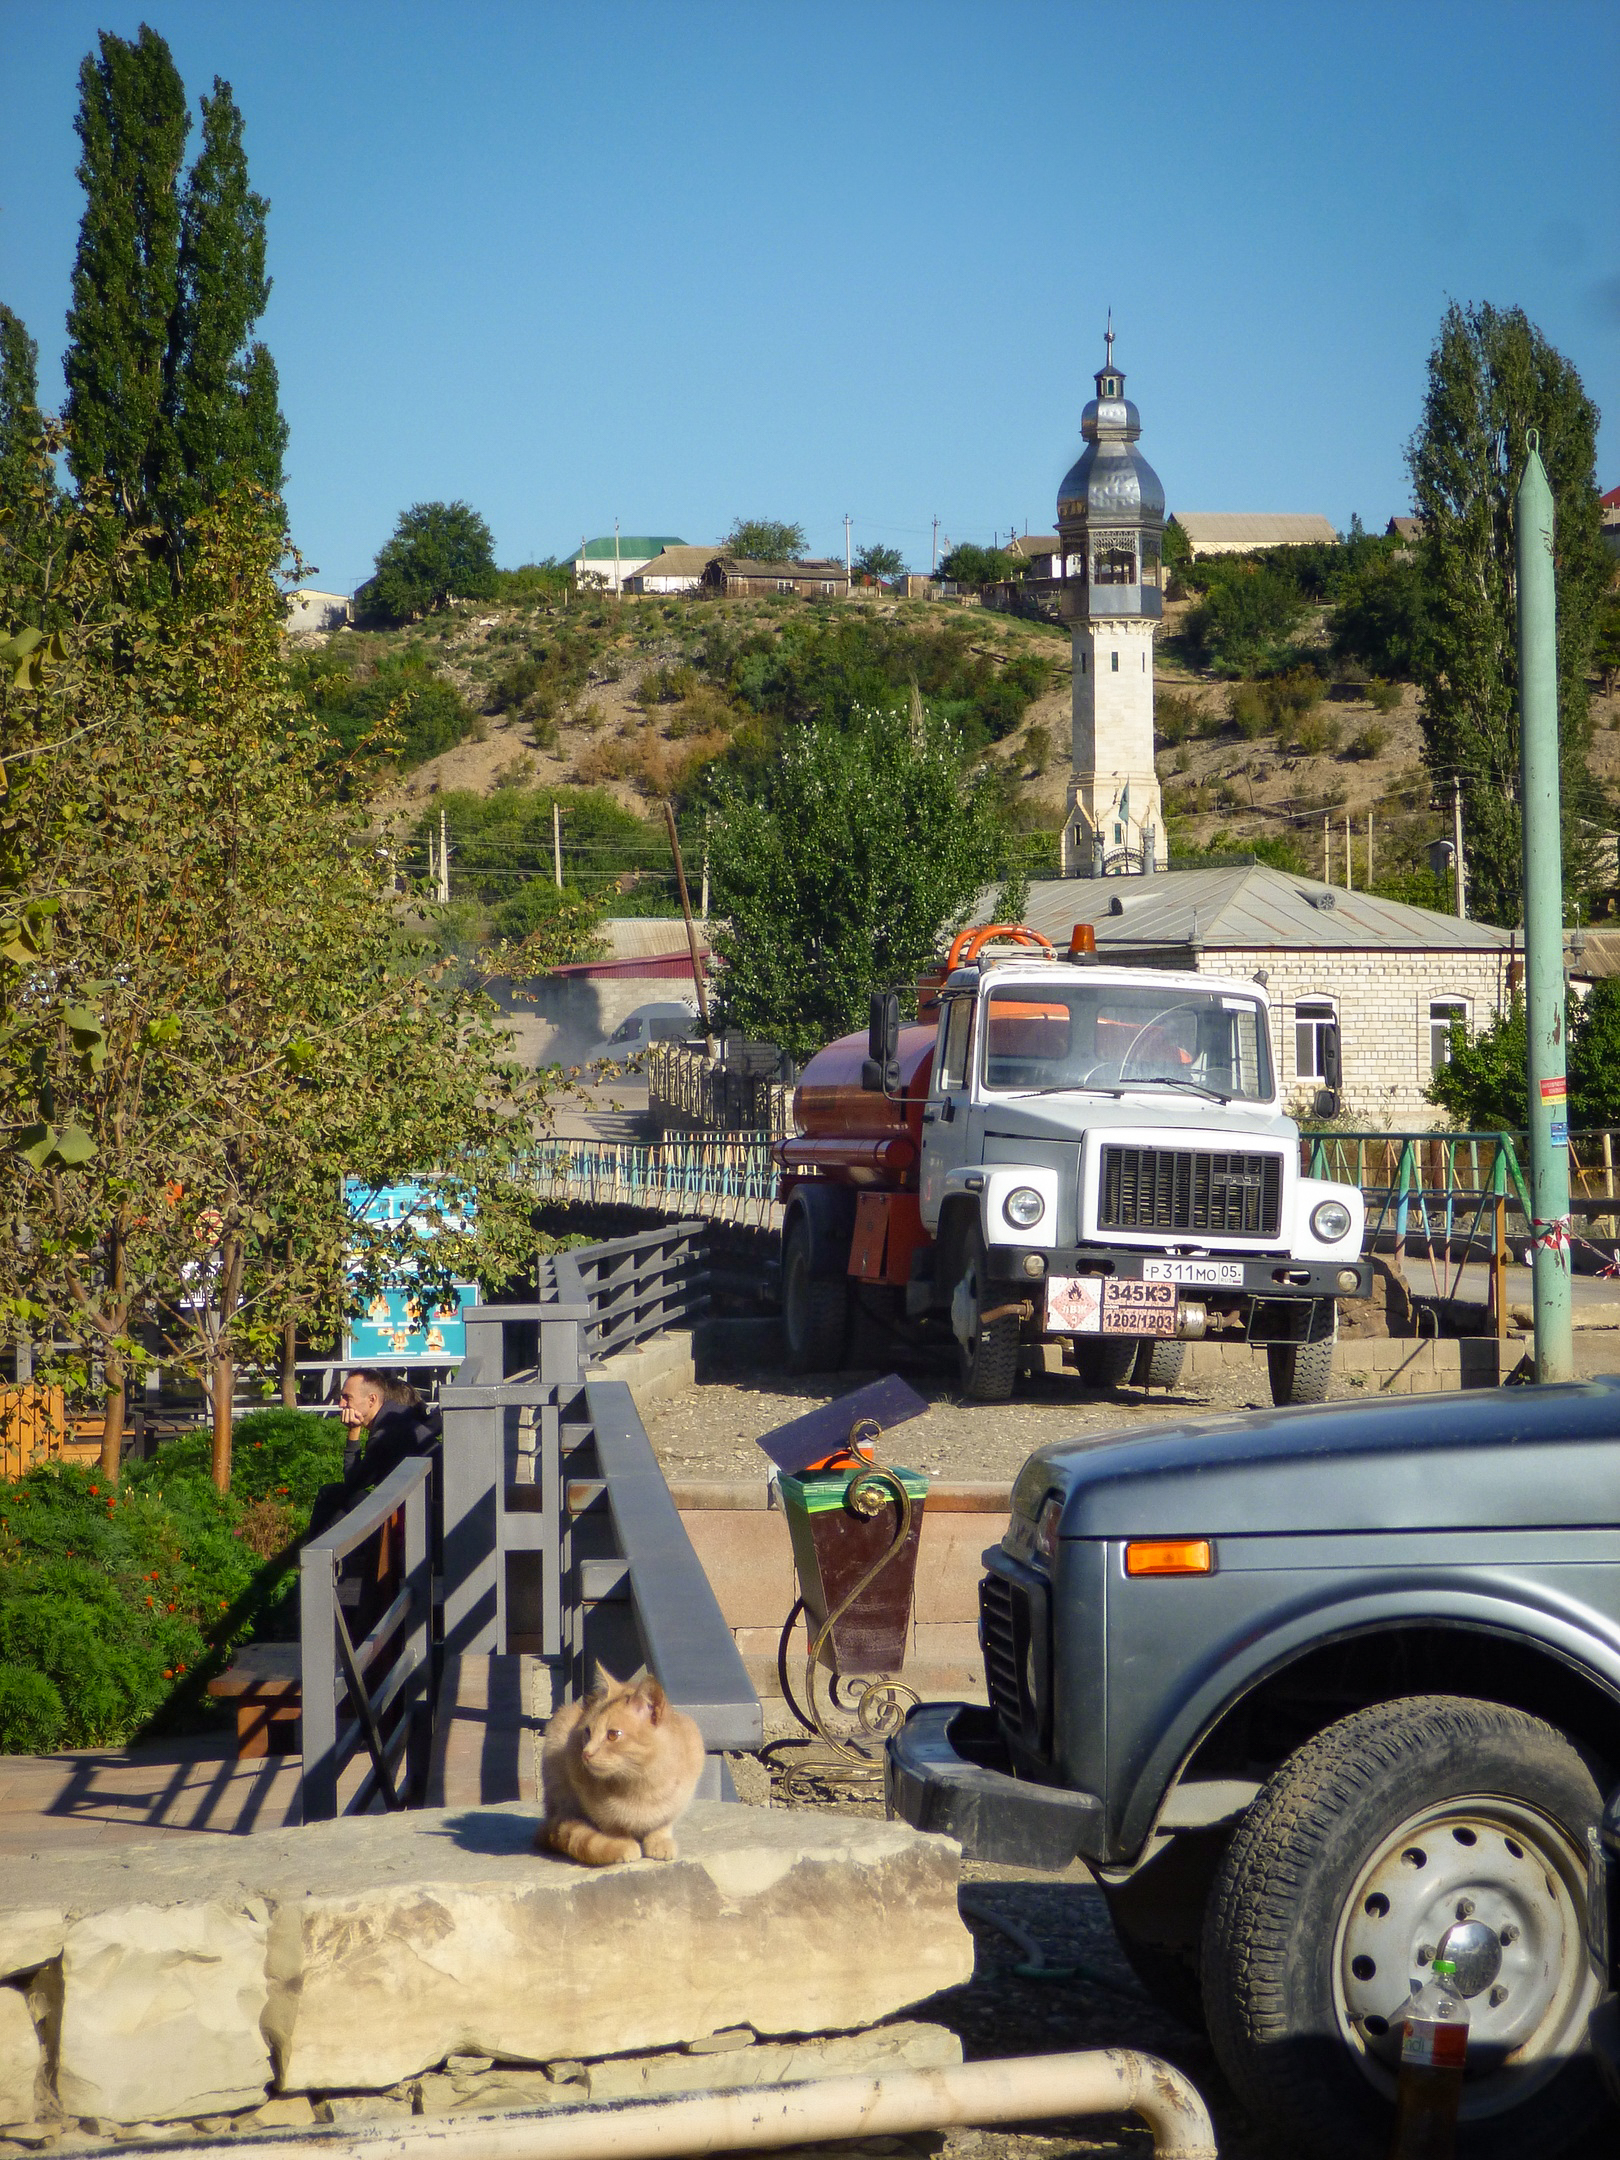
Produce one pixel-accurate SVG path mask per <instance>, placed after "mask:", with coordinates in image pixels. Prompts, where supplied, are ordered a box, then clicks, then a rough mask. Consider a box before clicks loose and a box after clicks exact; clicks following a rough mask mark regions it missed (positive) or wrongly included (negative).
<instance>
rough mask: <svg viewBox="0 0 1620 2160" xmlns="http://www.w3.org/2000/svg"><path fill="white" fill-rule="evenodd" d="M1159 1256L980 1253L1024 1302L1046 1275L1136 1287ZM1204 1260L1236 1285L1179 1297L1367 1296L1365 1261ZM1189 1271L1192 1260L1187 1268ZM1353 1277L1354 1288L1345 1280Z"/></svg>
mask: <svg viewBox="0 0 1620 2160" xmlns="http://www.w3.org/2000/svg"><path fill="white" fill-rule="evenodd" d="M1164 1257H1165V1256H1164V1255H1163V1254H1162V1253H1155V1252H1142V1251H1140V1250H1139V1249H1138V1248H1136V1247H1134V1246H1133V1247H1131V1248H1129V1249H1127V1248H1125V1247H1123V1246H1111V1245H1079V1246H1060V1247H1057V1248H1056V1249H1053V1248H1051V1247H1043V1246H1039V1245H991V1246H989V1247H988V1248H987V1249H986V1252H985V1272H986V1274H987V1275H988V1276H989V1277H990V1279H991V1281H992V1282H997V1283H1007V1284H1009V1285H1016V1286H1017V1287H1018V1288H1019V1289H1020V1290H1021V1291H1022V1292H1023V1294H1024V1295H1025V1296H1026V1297H1029V1296H1032V1295H1033V1293H1034V1292H1035V1291H1036V1290H1037V1289H1038V1288H1039V1287H1040V1285H1041V1284H1042V1283H1043V1282H1044V1281H1045V1280H1046V1278H1047V1276H1048V1275H1112V1276H1115V1277H1116V1278H1117V1279H1118V1280H1119V1281H1121V1282H1140V1281H1142V1279H1143V1276H1142V1270H1143V1265H1144V1263H1145V1262H1147V1261H1149V1260H1159V1259H1163V1258H1164ZM1209 1258H1210V1259H1211V1260H1212V1261H1215V1262H1218V1263H1219V1264H1220V1265H1221V1266H1223V1267H1236V1268H1239V1269H1240V1270H1241V1271H1242V1280H1241V1281H1240V1282H1236V1283H1232V1282H1227V1283H1220V1284H1211V1283H1198V1282H1184V1283H1183V1284H1182V1285H1181V1289H1182V1291H1183V1293H1184V1294H1185V1295H1186V1296H1187V1297H1189V1298H1198V1299H1199V1300H1200V1301H1202V1302H1206V1303H1211V1304H1219V1303H1220V1302H1221V1301H1222V1300H1223V1299H1238V1298H1263V1299H1265V1300H1266V1301H1267V1302H1268V1303H1269V1302H1271V1301H1273V1300H1283V1299H1290V1300H1299V1301H1301V1302H1307V1301H1311V1300H1315V1299H1317V1298H1365V1297H1371V1296H1372V1281H1373V1271H1372V1262H1371V1261H1370V1260H1290V1259H1289V1258H1287V1256H1286V1255H1282V1256H1279V1255H1278V1254H1276V1253H1262V1254H1259V1255H1255V1254H1252V1253H1211V1254H1210V1255H1209ZM1034 1260H1038V1261H1039V1262H1040V1269H1039V1272H1038V1273H1034V1274H1032V1273H1031V1272H1030V1267H1029V1264H1028V1263H1030V1262H1031V1261H1034ZM1190 1265H1191V1266H1192V1267H1196V1266H1197V1265H1198V1262H1197V1261H1193V1262H1191V1263H1190ZM1351 1277H1354V1286H1353V1287H1351V1286H1350V1278H1351Z"/></svg>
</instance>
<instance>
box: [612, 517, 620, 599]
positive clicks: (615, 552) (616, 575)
mask: <svg viewBox="0 0 1620 2160" xmlns="http://www.w3.org/2000/svg"><path fill="white" fill-rule="evenodd" d="M613 590H614V593H615V594H617V592H618V590H619V521H618V519H617V518H615V519H614V520H613Z"/></svg>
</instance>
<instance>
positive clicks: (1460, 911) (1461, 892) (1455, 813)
mask: <svg viewBox="0 0 1620 2160" xmlns="http://www.w3.org/2000/svg"><path fill="white" fill-rule="evenodd" d="M1451 845H1452V851H1453V854H1454V856H1455V858H1456V863H1457V919H1458V920H1459V921H1460V922H1466V921H1467V920H1468V873H1467V871H1466V870H1465V869H1464V868H1463V844H1462V779H1461V776H1460V775H1459V774H1457V773H1453V774H1452V776H1451Z"/></svg>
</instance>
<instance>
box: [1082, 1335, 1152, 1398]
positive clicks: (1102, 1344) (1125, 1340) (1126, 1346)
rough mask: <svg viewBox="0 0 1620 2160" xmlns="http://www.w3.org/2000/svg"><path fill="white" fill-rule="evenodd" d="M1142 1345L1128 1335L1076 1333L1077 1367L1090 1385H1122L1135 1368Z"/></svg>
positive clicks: (1097, 1386)
mask: <svg viewBox="0 0 1620 2160" xmlns="http://www.w3.org/2000/svg"><path fill="white" fill-rule="evenodd" d="M1141 1348H1142V1345H1141V1344H1140V1343H1139V1342H1135V1341H1133V1340H1132V1339H1131V1337H1130V1336H1128V1335H1125V1336H1121V1335H1114V1336H1107V1335H1077V1336H1076V1337H1075V1341H1074V1369H1075V1371H1076V1372H1077V1373H1078V1374H1079V1375H1080V1378H1081V1379H1082V1380H1083V1381H1084V1382H1085V1384H1086V1386H1087V1387H1089V1388H1117V1387H1123V1386H1124V1385H1125V1383H1126V1381H1127V1380H1128V1379H1129V1378H1130V1377H1131V1374H1132V1373H1133V1372H1134V1371H1135V1369H1136V1358H1137V1353H1138V1352H1139V1351H1140V1350H1141Z"/></svg>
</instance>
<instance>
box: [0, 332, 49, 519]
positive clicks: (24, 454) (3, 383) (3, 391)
mask: <svg viewBox="0 0 1620 2160" xmlns="http://www.w3.org/2000/svg"><path fill="white" fill-rule="evenodd" d="M41 426H42V423H41V420H40V416H39V347H38V346H37V345H36V344H35V343H34V340H33V339H32V338H31V337H30V336H29V335H28V330H27V326H26V325H25V324H24V322H23V319H22V317H21V316H20V315H18V314H16V313H14V312H13V310H12V309H10V308H8V307H7V306H6V304H5V302H4V301H3V300H0V531H5V530H6V529H8V528H9V526H10V525H11V523H12V520H13V519H14V518H16V516H17V515H18V513H19V512H20V511H21V509H22V506H23V504H24V503H25V502H26V501H27V499H28V496H29V494H30V491H31V490H32V487H33V483H34V476H35V473H36V471H37V469H38V464H39V438H40V429H41Z"/></svg>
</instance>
